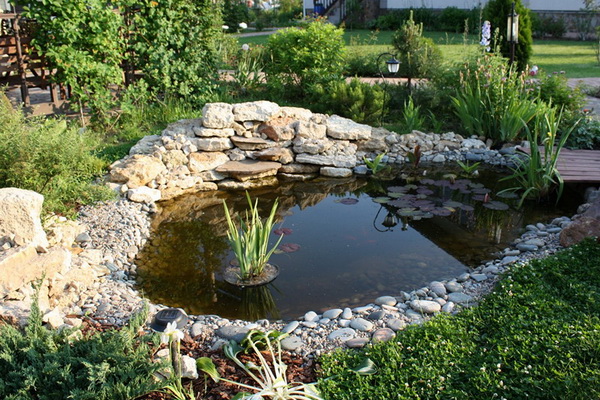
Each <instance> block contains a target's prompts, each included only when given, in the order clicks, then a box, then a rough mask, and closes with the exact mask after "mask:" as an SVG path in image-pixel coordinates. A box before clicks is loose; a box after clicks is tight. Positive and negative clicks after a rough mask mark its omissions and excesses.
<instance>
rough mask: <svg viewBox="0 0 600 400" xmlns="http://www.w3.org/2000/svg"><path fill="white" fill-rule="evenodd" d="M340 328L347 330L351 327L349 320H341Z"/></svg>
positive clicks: (339, 322)
mask: <svg viewBox="0 0 600 400" xmlns="http://www.w3.org/2000/svg"><path fill="white" fill-rule="evenodd" d="M338 326H339V327H340V328H347V327H349V326H350V320H349V319H339V320H338Z"/></svg>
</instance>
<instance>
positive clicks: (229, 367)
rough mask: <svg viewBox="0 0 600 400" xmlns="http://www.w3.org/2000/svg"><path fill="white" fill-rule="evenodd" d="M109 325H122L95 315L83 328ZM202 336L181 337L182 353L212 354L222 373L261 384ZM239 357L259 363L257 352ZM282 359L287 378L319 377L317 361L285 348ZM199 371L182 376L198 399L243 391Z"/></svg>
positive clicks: (161, 396) (148, 399) (159, 396)
mask: <svg viewBox="0 0 600 400" xmlns="http://www.w3.org/2000/svg"><path fill="white" fill-rule="evenodd" d="M108 329H119V328H118V327H117V326H114V325H110V324H103V323H101V322H98V321H96V320H94V319H92V318H86V320H85V321H84V325H83V327H82V331H83V333H84V334H86V335H87V334H93V333H96V332H103V331H106V330H108ZM199 339H200V340H195V339H193V338H192V337H191V336H189V335H188V334H187V333H186V334H185V337H184V338H183V340H182V341H181V354H182V355H187V356H190V357H193V358H195V359H198V358H200V357H210V358H211V359H212V360H213V362H214V363H215V366H216V367H217V371H218V372H219V374H220V375H221V376H222V377H225V378H227V379H229V380H232V381H235V382H240V383H244V384H248V385H252V386H259V385H258V384H257V383H256V382H254V381H253V380H252V379H251V378H249V377H248V375H247V374H246V373H245V372H244V371H243V370H242V369H241V368H239V367H238V366H237V365H236V364H235V363H234V362H233V361H231V360H230V359H228V358H227V357H226V356H225V354H224V353H223V351H222V350H217V351H213V350H210V349H209V348H208V346H207V345H206V344H205V343H206V342H204V341H202V338H199ZM164 346H165V345H162V347H161V348H164ZM263 356H264V358H265V359H266V360H267V361H270V359H271V356H270V354H269V353H263ZM238 358H239V359H240V360H241V361H242V362H243V363H247V362H249V361H252V362H254V363H255V364H257V365H260V361H259V359H258V357H257V356H256V355H255V354H252V355H247V354H243V353H240V354H239V355H238ZM281 359H282V361H283V362H284V363H285V364H286V365H287V371H286V375H287V379H288V382H303V383H311V382H315V381H316V380H317V373H316V371H317V365H316V364H315V363H314V362H313V361H312V360H307V359H304V358H302V357H299V356H295V355H292V354H290V353H287V352H282V355H281ZM198 374H199V378H198V379H196V380H193V381H191V380H189V379H184V380H183V385H184V387H186V388H189V385H190V382H191V383H192V385H193V388H194V393H195V395H196V398H197V399H204V400H229V399H231V398H233V397H234V396H235V395H236V394H237V393H238V392H240V391H244V389H243V388H241V387H239V386H237V385H234V384H231V383H227V382H223V381H220V382H218V383H216V382H214V381H213V380H212V379H211V378H210V377H209V376H208V375H206V374H205V373H204V372H202V371H198ZM172 398H173V397H172V396H170V395H168V394H166V393H161V392H152V393H149V394H147V395H144V396H142V397H139V398H138V400H170V399H172Z"/></svg>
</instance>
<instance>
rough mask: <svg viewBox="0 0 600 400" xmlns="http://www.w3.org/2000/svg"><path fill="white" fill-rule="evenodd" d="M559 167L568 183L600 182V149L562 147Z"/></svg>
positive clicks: (522, 149) (561, 174)
mask: <svg viewBox="0 0 600 400" xmlns="http://www.w3.org/2000/svg"><path fill="white" fill-rule="evenodd" d="M519 150H521V151H525V152H527V153H528V152H529V149H524V148H519ZM557 167H558V172H559V173H560V176H561V177H562V178H563V180H564V181H565V182H566V183H567V182H573V183H597V182H600V150H569V149H562V150H561V151H560V155H559V157H558V163H557Z"/></svg>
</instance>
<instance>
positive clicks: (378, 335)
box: [371, 328, 396, 342]
mask: <svg viewBox="0 0 600 400" xmlns="http://www.w3.org/2000/svg"><path fill="white" fill-rule="evenodd" d="M394 337H396V333H395V332H394V331H393V330H391V329H390V328H380V329H377V330H376V331H375V332H373V335H372V336H371V340H372V341H373V342H387V341H390V340H392V339H393V338H394Z"/></svg>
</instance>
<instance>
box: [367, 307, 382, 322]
mask: <svg viewBox="0 0 600 400" xmlns="http://www.w3.org/2000/svg"><path fill="white" fill-rule="evenodd" d="M383 317H385V311H383V310H377V311H373V312H372V313H371V314H369V316H368V317H367V318H368V319H370V320H372V321H378V320H380V319H382V318H383Z"/></svg>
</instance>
